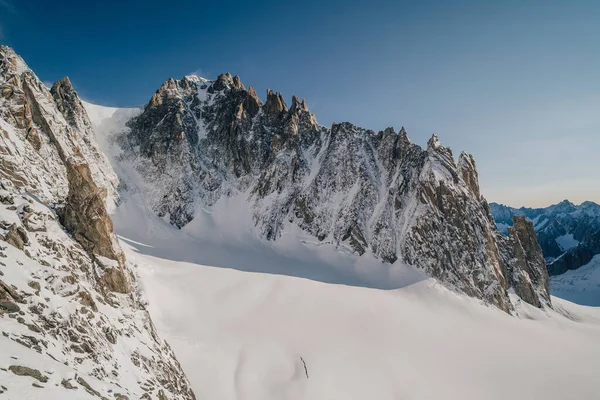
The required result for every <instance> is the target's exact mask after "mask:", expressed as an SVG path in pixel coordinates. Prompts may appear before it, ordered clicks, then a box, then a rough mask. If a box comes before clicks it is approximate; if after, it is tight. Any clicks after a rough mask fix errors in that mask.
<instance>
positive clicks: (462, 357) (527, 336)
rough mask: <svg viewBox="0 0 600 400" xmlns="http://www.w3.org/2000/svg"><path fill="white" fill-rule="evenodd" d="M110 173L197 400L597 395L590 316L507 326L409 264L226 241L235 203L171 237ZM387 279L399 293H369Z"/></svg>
mask: <svg viewBox="0 0 600 400" xmlns="http://www.w3.org/2000/svg"><path fill="white" fill-rule="evenodd" d="M89 106H90V105H86V108H88V113H89V112H90V108H89ZM90 114H92V113H90ZM100 114H101V113H100V112H98V113H97V114H96V115H100ZM90 118H91V119H92V122H93V123H95V124H96V123H98V122H97V121H98V119H97V118H96V117H93V116H92V115H90ZM94 118H96V122H95V120H94ZM111 123H112V122H111ZM119 129H123V128H122V127H121V128H119ZM99 134H102V132H101V131H99ZM99 142H100V144H101V146H103V145H104V146H106V147H105V148H104V151H105V152H107V153H108V154H107V156H108V157H109V159H110V160H114V157H116V156H117V155H118V154H115V151H114V148H115V147H114V146H111V143H110V142H111V140H110V137H105V138H104V139H100V140H99ZM118 168H121V170H119V169H118ZM115 169H116V170H117V173H119V175H120V178H121V180H122V182H123V180H125V183H126V185H127V187H128V191H127V193H125V194H124V195H123V196H122V204H121V205H120V206H119V208H118V209H117V210H116V213H115V215H114V217H113V220H114V223H115V228H116V230H117V232H118V233H119V235H120V238H121V244H122V246H123V248H124V250H125V251H126V254H127V258H128V260H129V261H131V262H133V263H135V264H137V272H138V274H139V276H140V279H141V285H142V290H143V291H144V292H145V294H146V296H147V298H148V301H149V304H150V306H149V311H150V313H151V316H152V319H153V321H154V323H155V324H156V326H157V329H158V330H159V332H160V334H161V335H162V336H163V337H164V338H165V339H167V340H168V342H169V343H170V344H171V346H172V347H173V349H174V351H175V353H176V355H177V357H178V359H179V361H180V362H181V364H182V367H183V369H184V371H185V372H186V374H187V376H188V378H189V379H190V381H191V383H192V386H193V389H194V391H195V393H196V396H197V398H199V399H202V398H216V399H222V400H228V399H232V400H233V399H244V400H254V399H256V400H270V399H273V400H275V399H277V400H288V399H289V400H300V399H345V400H352V399H361V400H362V399H378V400H384V399H461V400H464V399H502V400H504V399H506V398H519V399H521V398H523V399H526V398H540V399H545V400H553V399H557V400H558V399H566V398H569V399H570V398H576V399H597V398H600V387H599V386H598V385H597V371H598V370H600V346H598V338H599V337H600V309H598V308H592V307H584V306H579V305H575V304H572V303H570V302H568V301H564V300H561V299H558V298H556V297H553V299H552V301H553V304H554V310H545V311H542V310H539V309H536V308H533V307H531V306H529V305H527V304H525V303H522V302H520V300H519V299H518V298H517V297H516V296H512V297H513V298H512V300H513V301H514V302H515V304H517V316H510V315H508V314H506V313H504V312H502V311H500V310H498V309H497V308H494V307H491V306H486V305H485V304H484V303H483V302H481V301H479V300H476V299H473V298H469V297H467V296H465V295H460V294H457V293H454V292H452V291H449V290H448V289H445V288H444V287H443V286H441V285H439V284H437V283H436V282H435V281H434V280H432V279H429V278H427V277H425V276H423V275H422V274H421V273H420V272H419V271H416V270H414V269H411V268H408V267H406V266H402V265H397V266H396V265H394V268H388V267H386V268H385V269H384V268H381V269H378V268H377V263H379V264H381V263H380V262H379V261H377V260H375V259H374V258H373V259H371V258H369V257H363V258H359V257H355V256H352V255H351V254H345V253H342V252H339V251H335V250H334V249H333V247H328V245H324V246H318V245H317V244H313V243H305V242H303V243H298V242H297V241H293V243H292V241H286V240H280V241H277V244H274V243H272V242H265V241H262V240H260V239H258V238H257V237H256V236H255V235H252V234H251V232H246V231H244V230H242V231H239V230H238V231H234V230H233V229H230V231H229V232H228V231H227V230H223V229H224V228H225V227H226V226H227V221H228V220H229V221H237V222H236V224H235V226H236V227H239V226H240V225H242V226H243V224H239V221H238V220H237V219H241V218H247V217H248V216H247V214H246V213H245V212H244V210H243V209H242V210H241V211H240V208H239V207H238V205H237V204H236V199H235V198H232V199H228V200H227V201H226V202H224V203H221V204H219V205H218V206H216V207H214V208H213V209H212V210H211V211H210V212H209V211H202V213H203V215H199V216H197V218H195V219H194V222H193V223H191V224H189V225H190V226H186V227H185V229H184V230H177V229H175V228H173V227H172V226H170V225H168V224H167V223H165V222H164V221H163V220H161V219H159V218H157V217H156V216H155V215H154V213H152V212H151V211H150V210H149V209H148V208H147V207H146V205H145V204H144V203H143V200H142V197H141V195H140V194H139V191H138V190H137V189H136V184H139V179H137V177H136V175H135V171H133V170H129V169H127V170H123V167H122V166H121V167H118V166H115ZM289 234H290V235H294V234H295V232H290V233H289ZM283 236H284V238H285V235H283ZM348 264H350V265H352V266H353V268H354V270H355V272H356V271H358V272H359V273H358V274H354V273H353V274H351V275H348V274H345V271H348ZM340 267H343V268H340ZM357 276H359V277H361V278H362V279H358V278H357ZM306 278H309V279H306ZM385 279H388V280H389V279H394V280H395V286H396V287H398V286H402V288H401V289H395V290H381V289H373V288H372V287H378V282H383V281H385ZM342 283H343V284H342ZM366 286H371V287H366ZM305 367H306V369H305Z"/></svg>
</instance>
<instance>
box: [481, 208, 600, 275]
mask: <svg viewBox="0 0 600 400" xmlns="http://www.w3.org/2000/svg"><path fill="white" fill-rule="evenodd" d="M490 207H491V210H492V214H493V215H494V219H495V221H496V223H497V225H498V229H499V230H500V231H501V232H503V233H506V232H507V229H510V228H509V227H510V226H511V225H512V216H515V215H516V216H524V217H525V218H527V219H528V220H530V221H532V223H533V224H534V229H535V232H536V236H537V238H538V242H539V244H540V246H541V248H542V252H543V254H544V257H545V259H546V262H547V263H548V271H549V272H550V275H559V274H562V273H564V272H566V271H568V270H574V269H577V268H579V267H581V266H583V265H586V264H587V263H588V262H590V260H591V259H592V258H593V256H594V255H596V254H600V205H598V204H596V203H594V202H591V201H586V202H583V203H582V204H580V205H578V206H576V205H574V204H573V203H571V202H569V201H567V200H564V201H562V202H560V203H558V204H555V205H552V206H549V207H546V208H526V207H521V208H513V207H508V206H505V205H502V204H496V203H491V204H490Z"/></svg>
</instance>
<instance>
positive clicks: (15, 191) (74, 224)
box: [0, 46, 194, 399]
mask: <svg viewBox="0 0 600 400" xmlns="http://www.w3.org/2000/svg"><path fill="white" fill-rule="evenodd" d="M0 93H1V96H0V135H2V141H0V260H4V261H2V262H0V276H2V281H0V320H6V324H5V323H2V324H0V325H2V331H3V332H2V333H3V335H2V336H1V337H0V341H1V343H0V347H2V348H3V350H4V349H9V350H7V351H10V349H12V348H13V346H20V347H21V348H22V349H21V351H29V352H31V354H30V355H29V357H27V359H28V360H30V362H39V363H40V365H44V366H45V367H44V368H46V369H45V371H47V370H48V369H47V368H49V367H48V366H49V365H54V366H55V367H56V373H54V374H52V375H50V376H47V377H45V378H46V379H47V381H48V383H49V384H52V385H55V386H59V384H60V387H62V388H64V390H73V389H77V388H79V386H81V388H80V390H81V391H87V392H88V393H92V394H93V395H95V396H99V397H109V396H110V397H112V395H111V393H117V392H119V393H120V396H121V398H130V399H133V398H156V397H165V398H166V397H168V398H172V399H193V398H194V394H193V392H192V390H191V388H190V386H189V382H188V381H187V378H186V377H185V374H184V373H183V371H182V370H181V367H180V366H179V363H178V362H177V360H176V359H175V355H174V354H173V352H172V351H171V349H170V348H169V346H168V344H167V343H165V342H164V341H162V340H161V339H160V338H159V336H158V334H157V332H156V331H155V329H154V326H153V324H152V321H151V320H150V316H149V314H148V312H147V311H146V309H145V303H144V301H143V300H142V297H141V293H140V292H139V289H138V287H137V277H136V274H135V271H134V269H133V266H132V265H131V264H130V263H128V262H127V260H126V259H125V257H124V254H123V252H122V251H121V249H120V247H119V243H118V240H117V238H116V236H115V234H114V232H113V227H112V221H111V219H110V216H109V213H108V210H107V207H110V206H111V205H112V206H114V203H115V201H116V199H117V196H116V188H117V185H118V180H117V178H116V175H115V174H114V172H113V170H112V168H111V167H110V165H109V164H108V162H107V160H106V158H105V156H104V155H103V154H102V153H101V152H100V151H99V149H98V146H97V143H96V142H95V139H94V133H93V131H92V130H91V123H90V122H89V118H88V116H87V114H86V111H85V109H84V108H83V106H82V104H81V101H80V100H79V97H78V96H77V94H76V93H75V91H74V89H73V87H72V85H71V83H70V81H69V80H68V78H65V79H63V80H61V81H59V82H57V83H56V84H55V85H54V86H53V87H52V89H51V91H49V90H48V89H47V88H46V87H45V85H43V84H42V83H41V82H40V80H39V79H38V78H37V77H36V76H35V74H34V73H33V72H32V71H31V70H30V69H29V68H28V67H27V65H26V64H25V63H24V62H23V60H22V59H21V58H20V57H19V56H18V55H16V54H15V53H14V51H13V50H12V49H10V48H8V47H6V46H0ZM24 166H25V168H24ZM7 260H8V261H9V262H6V261H7ZM13 320H14V321H13ZM53 363H55V364H53ZM34 367H35V365H15V366H14V368H13V369H11V371H12V372H13V373H14V374H15V375H17V376H24V375H27V376H33V375H32V374H35V371H36V369H35V368H34ZM32 371H33V372H32ZM0 373H2V372H0ZM84 377H85V378H84ZM17 379H21V378H17ZM75 382H76V383H75ZM42 383H45V381H42Z"/></svg>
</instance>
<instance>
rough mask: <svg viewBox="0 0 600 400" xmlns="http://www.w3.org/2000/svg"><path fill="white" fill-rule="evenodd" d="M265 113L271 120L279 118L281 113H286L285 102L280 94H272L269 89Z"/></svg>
mask: <svg viewBox="0 0 600 400" xmlns="http://www.w3.org/2000/svg"><path fill="white" fill-rule="evenodd" d="M264 110H265V113H267V114H268V115H270V116H271V117H273V118H277V117H280V116H281V113H283V112H285V111H287V110H288V109H287V106H286V104H285V100H284V99H283V96H282V95H281V93H279V92H277V93H273V91H272V90H271V89H267V102H266V103H265V105H264Z"/></svg>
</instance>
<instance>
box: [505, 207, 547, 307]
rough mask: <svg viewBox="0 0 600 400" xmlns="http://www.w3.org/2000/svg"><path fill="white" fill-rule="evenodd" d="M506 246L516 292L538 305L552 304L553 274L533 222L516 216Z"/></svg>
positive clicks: (509, 275) (511, 282)
mask: <svg viewBox="0 0 600 400" xmlns="http://www.w3.org/2000/svg"><path fill="white" fill-rule="evenodd" d="M513 221H514V225H513V226H512V227H511V228H509V234H508V242H509V243H510V246H507V247H505V249H506V250H507V252H506V253H505V263H506V265H507V268H508V277H509V279H510V284H511V286H512V287H513V288H514V290H515V293H516V294H517V295H518V296H519V297H521V298H522V299H523V300H524V301H526V302H527V303H529V304H532V305H535V306H537V307H542V306H543V305H546V304H550V277H549V276H548V270H547V269H546V261H545V260H544V255H543V254H542V249H541V248H540V245H539V244H538V242H537V240H536V237H535V231H534V230H533V223H532V222H530V221H527V220H526V218H525V217H524V216H515V217H513Z"/></svg>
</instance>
